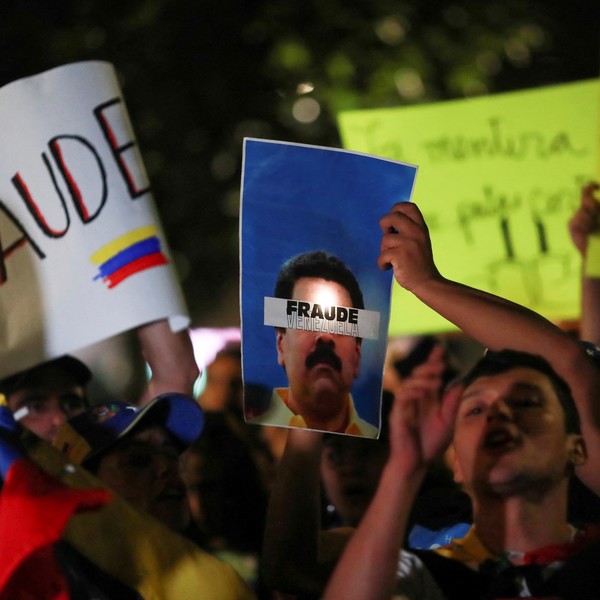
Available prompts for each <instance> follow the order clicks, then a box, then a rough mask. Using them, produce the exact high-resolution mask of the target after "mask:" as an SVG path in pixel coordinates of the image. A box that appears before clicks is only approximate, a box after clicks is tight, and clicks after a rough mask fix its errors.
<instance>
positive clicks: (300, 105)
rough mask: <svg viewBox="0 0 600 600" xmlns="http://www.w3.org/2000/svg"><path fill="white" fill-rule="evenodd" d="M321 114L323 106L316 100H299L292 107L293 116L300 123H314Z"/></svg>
mask: <svg viewBox="0 0 600 600" xmlns="http://www.w3.org/2000/svg"><path fill="white" fill-rule="evenodd" d="M320 114H321V105H320V104H319V103H318V102H317V101H316V100H315V99H314V98H299V99H298V100H296V102H294V106H292V115H293V116H294V119H296V121H300V123H313V122H314V121H316V120H317V119H318V118H319V115H320Z"/></svg>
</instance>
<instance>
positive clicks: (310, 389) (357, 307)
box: [241, 139, 417, 438]
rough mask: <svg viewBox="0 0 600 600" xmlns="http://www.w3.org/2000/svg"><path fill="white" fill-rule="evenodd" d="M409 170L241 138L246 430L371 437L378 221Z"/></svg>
mask: <svg viewBox="0 0 600 600" xmlns="http://www.w3.org/2000/svg"><path fill="white" fill-rule="evenodd" d="M416 171H417V168H416V167H415V166H413V165H409V164H404V163H399V162H396V161H391V160H387V159H381V158H379V157H375V156H367V155H364V154H359V153H356V152H347V151H343V150H338V149H331V148H322V147H315V146H306V145H300V144H290V143H285V142H275V141H269V140H255V139H246V140H245V143H244V168H243V180H242V213H241V305H242V360H243V378H244V409H245V416H246V420H247V421H248V422H251V423H257V424H263V425H275V426H280V427H300V428H308V429H314V430H318V431H329V432H335V433H343V434H348V435H355V436H363V437H371V438H374V437H377V436H378V433H379V428H380V412H381V391H382V374H383V363H384V358H385V350H386V344H387V330H388V322H389V307H390V289H391V279H392V274H391V272H383V271H380V270H379V269H378V267H377V257H378V256H379V247H380V242H381V231H380V229H379V219H380V218H381V217H382V216H383V215H384V214H386V213H387V212H388V211H389V209H390V208H391V207H392V205H393V204H395V203H396V202H405V201H409V200H410V196H411V193H412V189H413V185H414V179H415V176H416Z"/></svg>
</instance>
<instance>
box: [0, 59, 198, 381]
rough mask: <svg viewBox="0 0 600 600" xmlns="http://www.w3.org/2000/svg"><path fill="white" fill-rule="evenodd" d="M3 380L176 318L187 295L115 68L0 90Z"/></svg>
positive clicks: (89, 67) (48, 76)
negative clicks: (135, 329)
mask: <svg viewBox="0 0 600 600" xmlns="http://www.w3.org/2000/svg"><path fill="white" fill-rule="evenodd" d="M0 128H1V129H2V138H1V141H0V377H4V376H7V375H9V374H12V373H15V372H18V371H20V370H23V369H26V368H29V367H31V366H34V365H36V364H39V363H41V362H43V361H45V360H48V359H50V358H54V357H57V356H60V355H62V354H65V353H71V352H75V351H77V350H78V349H81V348H84V347H85V346H88V345H90V344H93V343H95V342H98V341H100V340H103V339H106V338H108V337H111V336H113V335H116V334H118V333H121V332H124V331H126V330H129V329H131V328H133V327H136V326H138V325H140V324H143V323H146V322H150V321H154V320H158V319H164V318H168V319H169V321H170V324H171V328H172V329H173V330H174V331H177V330H181V329H183V328H184V327H186V326H187V325H188V321H189V320H188V317H187V314H186V309H185V307H184V302H183V297H182V294H181V290H180V288H179V284H178V282H177V279H176V276H175V273H174V269H173V268H172V264H171V259H170V256H169V251H168V248H167V245H166V243H165V239H164V234H163V232H162V229H161V226H160V222H159V219H158V217H157V214H156V211H155V208H154V204H153V198H152V192H151V188H150V184H149V182H148V178H147V175H146V172H145V170H144V166H143V163H142V160H141V156H140V153H139V149H138V146H137V143H136V140H135V135H134V132H133V129H132V126H131V123H130V120H129V117H128V114H127V110H126V107H125V102H124V99H123V96H122V94H121V91H120V88H119V84H118V81H117V77H116V73H115V70H114V68H113V66H112V65H110V64H109V63H105V62H95V61H93V62H82V63H75V64H72V65H67V66H62V67H58V68H56V69H52V70H50V71H47V72H45V73H42V74H40V75H36V76H33V77H29V78H26V79H22V80H19V81H16V82H13V83H11V84H8V85H6V86H4V87H2V88H1V89H0Z"/></svg>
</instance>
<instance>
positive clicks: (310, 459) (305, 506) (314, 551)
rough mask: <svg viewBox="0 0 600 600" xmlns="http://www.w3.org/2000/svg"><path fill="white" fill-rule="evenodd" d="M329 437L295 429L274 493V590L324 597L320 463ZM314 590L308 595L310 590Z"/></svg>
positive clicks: (269, 559) (268, 564)
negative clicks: (323, 444) (320, 550)
mask: <svg viewBox="0 0 600 600" xmlns="http://www.w3.org/2000/svg"><path fill="white" fill-rule="evenodd" d="M322 437H323V434H320V433H316V432H313V431H306V430H299V429H290V430H289V432H288V437H287V443H286V447H285V451H284V453H283V456H282V458H281V462H280V463H279V466H278V469H277V476H276V477H275V481H274V483H273V487H272V489H271V495H270V499H269V507H268V511H267V519H266V526H265V536H264V543H263V553H262V558H261V562H262V569H263V576H264V579H265V582H266V583H267V585H269V586H270V587H273V588H275V589H279V590H281V591H288V592H305V593H306V592H309V593H320V592H321V591H322V589H323V586H324V583H325V581H326V579H325V578H324V577H323V576H322V575H321V571H320V567H319V535H320V528H321V524H320V461H321V451H322ZM307 588H308V589H307Z"/></svg>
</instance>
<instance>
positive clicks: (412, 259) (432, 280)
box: [378, 203, 600, 494]
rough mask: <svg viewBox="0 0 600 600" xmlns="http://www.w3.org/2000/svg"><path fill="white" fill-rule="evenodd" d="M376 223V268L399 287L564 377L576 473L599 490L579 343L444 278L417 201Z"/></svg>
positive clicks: (597, 392)
mask: <svg viewBox="0 0 600 600" xmlns="http://www.w3.org/2000/svg"><path fill="white" fill-rule="evenodd" d="M380 226H381V229H382V231H383V238H382V242H381V254H380V256H379V260H378V263H379V266H380V268H390V267H391V268H393V269H394V276H395V278H396V280H397V281H398V283H399V284H400V285H401V286H402V287H404V288H406V289H407V290H409V291H411V292H412V293H413V294H414V295H415V296H417V297H418V298H419V299H420V300H421V301H422V302H424V303H425V304H426V305H428V306H429V307H431V308H432V309H433V310H435V311H436V312H438V313H439V314H441V315H442V316H443V317H445V318H446V319H448V320H449V321H451V322H452V323H454V324H455V325H457V326H458V327H459V328H460V329H462V330H463V331H464V332H465V333H466V334H467V335H469V336H471V337H472V338H474V339H475V340H477V341H478V342H480V343H482V344H484V345H485V346H487V347H489V348H492V349H494V350H500V349H503V348H512V349H515V350H522V351H524V352H530V353H532V354H540V355H542V356H544V357H545V358H546V359H547V360H548V361H549V362H550V363H551V364H552V366H553V367H554V368H555V370H556V371H557V373H559V374H560V375H561V376H562V377H563V378H564V379H565V381H567V383H568V384H569V385H570V387H571V391H572V393H573V397H574V400H575V402H576V404H577V407H578V409H579V413H580V416H581V421H582V429H583V435H584V438H585V440H586V444H587V447H588V453H589V460H588V463H587V464H586V465H585V466H584V467H581V468H580V470H579V471H578V472H577V474H578V476H579V477H580V478H581V480H582V481H583V482H584V483H585V484H586V485H587V486H588V487H590V488H591V489H592V490H593V491H594V492H595V493H597V494H598V493H600V369H598V367H596V364H595V363H594V362H593V360H591V359H590V358H589V357H588V356H587V355H586V353H585V351H584V350H583V348H582V347H581V345H580V344H579V342H578V341H577V340H576V339H575V338H573V337H572V336H570V335H569V334H567V333H566V332H564V331H562V330H561V329H559V328H558V327H556V326H555V325H553V324H552V323H550V322H549V321H548V320H546V319H545V318H543V317H542V316H541V315H538V314H537V313H535V312H533V311H531V310H529V309H527V308H525V307H523V306H520V305H518V304H515V303H513V302H510V301H508V300H505V299H504V298H500V297H498V296H495V295H493V294H489V293H487V292H484V291H482V290H477V289H474V288H471V287H468V286H465V285H462V284H460V283H457V282H455V281H450V280H448V279H446V278H445V277H443V276H442V275H441V274H440V273H439V271H438V270H437V267H436V266H435V263H434V260H433V252H432V248H431V241H430V238H429V232H428V229H427V225H426V223H425V221H424V219H423V216H422V215H421V212H420V210H419V208H418V207H417V206H416V205H415V204H412V203H400V204H396V205H395V206H394V207H393V208H392V211H391V212H390V213H389V214H388V215H386V216H385V217H383V219H381V221H380Z"/></svg>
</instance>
